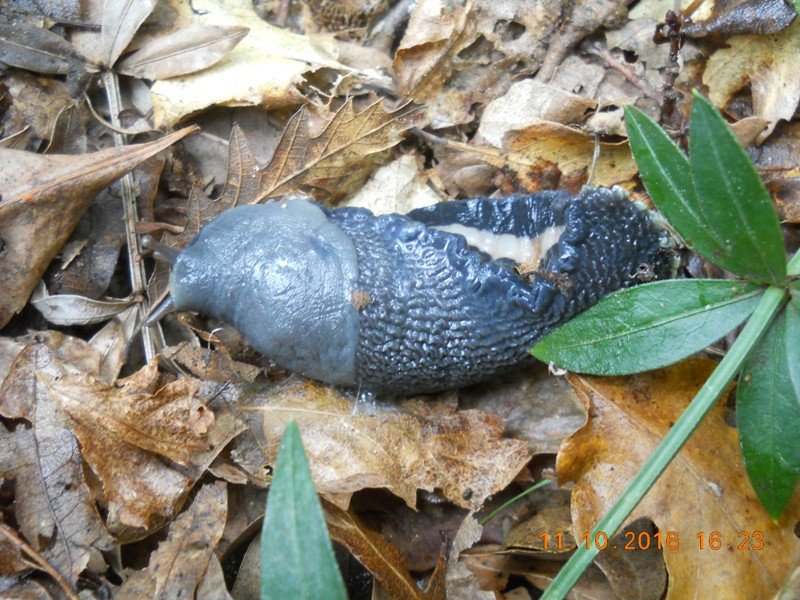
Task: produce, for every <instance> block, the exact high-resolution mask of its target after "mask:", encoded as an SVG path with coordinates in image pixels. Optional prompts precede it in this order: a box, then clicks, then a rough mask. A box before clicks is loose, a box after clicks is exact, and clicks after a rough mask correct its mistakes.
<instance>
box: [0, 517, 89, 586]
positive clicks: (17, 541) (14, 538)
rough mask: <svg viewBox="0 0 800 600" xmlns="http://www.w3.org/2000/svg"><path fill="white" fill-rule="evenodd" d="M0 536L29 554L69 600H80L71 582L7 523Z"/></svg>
mask: <svg viewBox="0 0 800 600" xmlns="http://www.w3.org/2000/svg"><path fill="white" fill-rule="evenodd" d="M0 535H2V536H4V537H5V538H6V539H8V540H10V541H11V543H13V544H14V545H15V546H17V548H19V549H20V550H22V551H23V552H24V553H25V554H27V555H28V556H29V557H30V558H31V560H32V561H33V562H34V563H35V565H36V567H38V568H39V569H40V570H42V571H44V572H45V573H47V574H48V575H50V577H52V578H53V579H54V580H55V582H56V583H57V584H58V585H59V586H60V587H61V589H62V590H64V593H65V594H66V596H67V598H69V600H80V598H79V597H78V594H76V593H75V590H74V589H72V586H71V585H70V584H69V581H67V580H66V579H64V578H63V577H62V576H61V573H59V572H58V571H56V568H55V567H54V566H53V565H51V564H50V563H49V562H48V561H47V559H45V557H44V556H42V555H41V554H39V553H38V552H37V551H36V550H35V549H34V548H32V547H31V546H30V544H28V542H26V541H25V540H23V539H22V538H21V537H19V536H18V535H17V533H16V532H15V531H14V530H13V529H11V528H10V527H9V526H8V525H6V524H5V523H0Z"/></svg>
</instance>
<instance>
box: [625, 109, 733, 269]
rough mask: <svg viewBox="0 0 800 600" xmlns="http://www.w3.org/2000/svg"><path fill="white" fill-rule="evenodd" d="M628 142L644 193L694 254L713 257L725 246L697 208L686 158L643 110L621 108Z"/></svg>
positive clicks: (709, 258)
mask: <svg viewBox="0 0 800 600" xmlns="http://www.w3.org/2000/svg"><path fill="white" fill-rule="evenodd" d="M625 125H626V127H627V129H628V143H629V144H630V147H631V152H632V153H633V158H634V159H636V165H637V166H638V167H639V173H640V175H641V177H642V181H643V182H644V185H645V187H646V188H647V192H648V193H649V194H650V197H651V198H652V199H653V203H654V204H655V205H656V207H658V210H660V211H661V213H662V214H663V215H664V216H665V217H666V218H667V220H668V221H669V223H670V225H671V226H672V227H673V228H674V229H675V231H677V232H678V233H679V234H680V235H681V237H682V238H683V239H684V241H685V242H686V243H687V244H688V245H689V246H691V248H692V249H693V250H694V251H695V252H697V253H698V254H700V255H702V256H704V257H705V258H707V259H708V260H711V261H713V260H715V258H716V256H717V255H719V254H720V253H721V252H722V251H723V250H724V248H725V245H724V243H723V241H722V238H721V237H719V236H718V235H717V234H716V232H715V231H714V230H713V229H712V228H711V227H709V226H708V224H707V223H706V220H705V216H704V215H703V213H702V212H701V211H700V206H699V205H698V202H697V194H696V193H695V190H694V181H693V180H692V172H691V168H690V167H689V159H688V158H687V157H686V155H684V153H683V152H681V149H680V148H678V146H677V145H676V144H675V142H673V141H672V140H671V139H670V137H669V136H668V135H667V134H666V132H665V131H664V130H663V129H661V127H659V126H658V123H656V122H655V121H653V120H652V119H651V118H650V117H648V116H647V115H646V114H645V113H643V112H642V111H640V110H639V109H638V108H635V107H633V106H626V107H625Z"/></svg>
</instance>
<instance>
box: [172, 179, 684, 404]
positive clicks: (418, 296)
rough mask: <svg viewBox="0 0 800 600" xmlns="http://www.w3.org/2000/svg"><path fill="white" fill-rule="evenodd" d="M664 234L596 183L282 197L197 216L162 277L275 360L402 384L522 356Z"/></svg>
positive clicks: (618, 281)
mask: <svg viewBox="0 0 800 600" xmlns="http://www.w3.org/2000/svg"><path fill="white" fill-rule="evenodd" d="M667 243H668V237H667V235H666V233H665V232H664V231H663V230H662V229H661V228H660V227H659V226H658V225H657V224H656V223H655V222H654V221H653V219H652V216H651V215H650V213H648V212H647V211H646V210H643V209H641V208H639V207H638V206H636V205H635V204H633V203H631V202H629V201H628V200H627V199H626V197H625V195H624V193H623V192H621V191H619V190H609V189H604V188H585V189H584V191H583V192H582V193H581V194H580V195H578V196H574V197H573V196H571V195H569V194H567V193H566V192H541V193H537V194H531V195H519V196H509V197H506V198H501V199H498V200H490V199H485V198H477V199H473V200H465V201H454V202H446V203H441V204H437V205H435V206H432V207H428V208H424V209H418V210H415V211H412V212H411V213H409V214H408V215H405V216H403V215H383V216H375V215H373V214H372V213H371V212H369V211H368V210H366V209H360V208H338V209H326V208H323V207H321V206H319V205H317V204H315V203H313V202H310V201H307V200H301V199H294V200H284V201H279V202H271V203H268V204H264V205H256V206H247V207H241V208H235V209H231V210H229V211H226V212H224V213H223V214H221V215H220V216H219V217H217V218H216V219H214V220H212V221H211V222H209V223H208V224H207V225H206V226H205V227H203V229H202V230H201V231H200V233H199V234H198V236H197V237H196V238H195V239H194V240H193V241H192V242H191V243H190V244H189V245H188V246H187V247H186V248H185V249H184V250H183V251H182V252H181V253H180V254H179V256H178V258H177V260H176V262H175V265H174V266H173V270H172V275H171V280H170V283H171V287H172V296H173V300H174V303H175V306H176V308H178V309H188V310H194V311H197V312H200V313H203V314H206V315H210V316H213V317H216V318H218V319H220V320H222V321H225V322H227V323H230V324H231V325H233V326H234V327H236V328H237V329H238V330H239V331H240V332H241V333H242V334H243V335H244V336H245V338H246V339H247V340H248V342H249V343H250V344H251V345H252V346H253V347H254V348H255V349H256V350H258V351H259V352H261V353H263V354H265V355H266V356H268V357H269V358H271V359H272V360H274V361H275V362H276V363H277V364H279V365H281V366H282V367H284V368H287V369H289V370H292V371H296V372H298V373H301V374H303V375H305V376H307V377H311V378H314V379H319V380H322V381H325V382H328V383H333V384H338V385H345V386H349V387H357V388H359V389H361V390H363V391H372V392H376V393H381V394H388V395H410V394H417V393H428V392H434V391H439V390H445V389H452V388H455V387H460V386H464V385H468V384H471V383H475V382H478V381H481V380H484V379H486V378H488V377H490V376H491V375H493V374H495V373H497V372H499V371H502V370H504V369H507V368H509V367H512V366H514V365H517V364H519V363H522V362H524V361H527V360H531V359H530V354H529V350H530V348H531V347H532V346H533V345H534V344H535V343H536V342H537V341H538V340H539V339H540V338H541V337H542V336H543V335H545V334H546V333H547V332H549V331H551V330H552V329H554V328H555V327H557V326H558V325H560V324H561V323H563V322H565V321H566V320H568V319H569V318H571V317H572V316H574V315H575V314H577V313H578V312H580V311H582V310H584V309H586V308H588V307H589V306H591V305H592V304H594V303H595V302H597V301H598V300H600V298H602V297H603V296H605V295H606V294H609V293H610V292H612V291H614V290H617V289H619V288H622V287H628V286H630V285H634V284H635V283H637V281H638V278H637V273H639V272H641V271H642V270H644V271H646V272H648V273H651V274H652V275H654V276H655V277H665V276H668V274H669V271H670V268H671V263H672V254H671V253H670V252H669V251H667V250H665V246H666V245H667ZM526 272H528V274H525V273H526ZM520 273H523V274H520Z"/></svg>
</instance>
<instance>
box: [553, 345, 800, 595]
mask: <svg viewBox="0 0 800 600" xmlns="http://www.w3.org/2000/svg"><path fill="white" fill-rule="evenodd" d="M715 366H716V365H715V363H713V362H712V361H710V360H704V359H692V360H687V361H684V362H682V363H680V364H678V365H675V366H673V367H669V368H667V369H662V370H659V371H654V372H651V373H646V374H642V375H636V376H633V377H608V378H599V377H578V376H575V377H573V378H572V381H573V382H574V385H575V386H576V389H577V390H578V392H579V394H580V395H581V397H582V399H583V401H584V403H585V405H586V408H587V411H588V414H589V417H588V421H587V423H586V425H585V426H584V427H583V428H582V429H581V430H579V431H578V432H576V433H575V434H574V435H572V436H570V437H569V438H567V440H565V441H564V444H563V446H562V448H561V452H560V453H559V455H558V461H557V468H558V473H559V480H560V481H561V482H565V481H574V482H575V487H574V489H573V492H572V513H573V532H574V534H575V537H576V539H577V540H578V543H586V542H585V539H584V538H583V537H582V536H583V534H584V533H585V532H588V531H591V529H592V527H594V525H595V524H596V523H597V521H598V520H599V519H600V517H602V516H603V515H604V514H606V512H607V511H608V509H609V508H610V507H611V505H612V504H613V503H614V502H615V501H616V499H617V498H618V496H619V495H620V494H621V493H622V491H623V490H624V489H625V488H626V487H627V485H628V483H629V482H630V480H631V478H632V477H633V475H634V474H635V473H636V472H637V471H638V470H639V468H640V467H641V465H642V464H643V463H644V461H645V460H646V459H647V458H648V457H649V456H650V454H651V453H652V452H653V450H654V448H655V447H656V445H657V444H658V443H659V442H660V441H661V440H662V439H663V436H664V435H665V434H666V432H667V431H669V429H670V428H671V427H672V425H673V424H674V423H675V421H676V420H677V419H678V417H679V416H680V414H681V413H682V412H683V410H684V409H685V408H686V406H687V404H688V403H689V401H690V400H691V399H692V398H693V397H694V396H695V394H696V392H697V391H698V390H699V389H700V387H701V386H702V384H703V383H704V382H705V380H706V378H707V377H708V375H709V374H710V373H711V371H712V370H713V369H714V367H715ZM723 411H724V406H723V403H719V404H718V405H717V406H716V407H715V409H713V410H712V412H711V413H710V414H709V415H708V416H707V417H706V418H705V420H704V421H703V422H702V423H701V424H700V426H699V427H698V429H697V431H696V432H695V433H694V434H693V436H692V437H691V438H690V439H689V441H688V442H687V444H686V446H684V448H683V449H682V450H681V451H680V453H679V454H678V456H677V458H676V459H675V460H674V461H673V462H672V463H671V464H670V465H669V466H668V467H667V469H666V471H665V472H664V473H663V475H662V476H661V477H660V478H659V480H658V481H657V482H656V483H655V485H654V486H653V488H652V489H651V490H650V491H649V492H648V493H647V495H646V496H645V497H644V499H643V500H642V502H641V503H640V504H639V506H638V507H637V508H636V509H635V510H634V512H633V513H632V514H631V516H630V517H629V518H628V523H630V522H632V521H634V520H636V519H639V518H641V517H647V518H650V519H652V520H653V521H654V522H655V524H656V526H657V527H658V530H659V532H660V534H661V535H662V536H664V537H663V539H664V542H663V544H662V546H663V548H664V550H663V552H664V559H665V560H666V564H667V570H668V572H669V589H668V593H667V598H712V597H717V596H718V594H719V591H720V590H725V592H726V598H731V599H734V598H763V597H770V596H772V594H774V593H775V592H776V591H777V590H778V589H779V588H780V587H781V586H782V585H783V583H784V581H785V580H786V578H787V576H788V575H789V573H790V571H791V568H792V567H793V565H794V564H796V562H797V561H798V559H800V540H798V539H797V536H796V535H795V533H794V525H795V523H796V522H797V520H798V517H800V497H798V496H795V499H794V501H793V502H792V503H791V504H790V506H789V508H788V510H787V511H786V513H785V514H784V515H783V517H782V518H781V519H780V520H779V521H778V522H777V523H775V522H774V521H772V519H771V518H770V517H769V516H768V515H767V513H766V512H765V511H764V509H763V507H762V506H761V504H760V503H759V501H758V499H757V497H756V495H755V492H754V491H753V489H752V487H751V486H750V483H749V481H748V479H747V476H746V474H745V471H744V466H743V464H742V458H741V451H740V450H739V443H738V435H737V432H736V429H734V428H732V427H730V426H729V425H727V424H726V422H725V420H724V414H723ZM713 532H718V533H717V534H716V536H714V538H712V533H713ZM606 533H607V534H608V536H609V538H610V537H611V535H612V533H613V532H606ZM667 535H672V536H674V537H677V539H678V547H677V548H674V549H672V548H669V547H668V546H667V542H666V536H667ZM717 536H718V541H719V543H720V547H719V549H717V550H714V549H712V548H713V546H712V544H715V543H716V542H714V541H713V539H717ZM699 538H702V542H703V547H702V549H701V546H700V542H701V540H700V539H699ZM652 539H654V538H652ZM731 582H736V584H735V585H731Z"/></svg>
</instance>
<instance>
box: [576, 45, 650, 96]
mask: <svg viewBox="0 0 800 600" xmlns="http://www.w3.org/2000/svg"><path fill="white" fill-rule="evenodd" d="M581 49H582V50H584V51H586V52H588V53H589V54H593V55H594V56H596V57H597V58H599V59H600V60H602V61H603V62H604V63H606V65H607V66H608V67H611V68H612V69H614V70H615V71H619V72H620V73H621V74H622V76H623V77H624V78H625V79H627V80H628V81H629V82H630V83H631V84H633V86H634V87H636V89H638V90H639V91H641V92H642V93H643V94H644V95H645V96H647V97H648V98H650V99H652V100H659V101H660V100H661V94H660V93H659V92H657V91H656V90H654V89H653V87H652V86H651V85H650V84H649V83H648V82H647V81H646V80H645V79H643V78H642V77H640V76H639V75H637V74H636V73H634V72H633V70H631V68H630V67H628V65H626V64H625V63H623V62H622V61H621V60H619V59H618V58H617V57H616V56H614V55H613V54H611V52H609V51H608V50H607V49H606V48H602V47H600V46H599V45H598V44H583V45H582V46H581Z"/></svg>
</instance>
